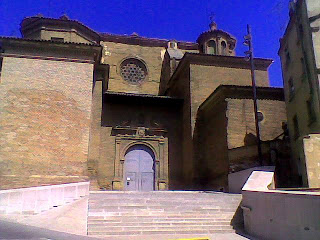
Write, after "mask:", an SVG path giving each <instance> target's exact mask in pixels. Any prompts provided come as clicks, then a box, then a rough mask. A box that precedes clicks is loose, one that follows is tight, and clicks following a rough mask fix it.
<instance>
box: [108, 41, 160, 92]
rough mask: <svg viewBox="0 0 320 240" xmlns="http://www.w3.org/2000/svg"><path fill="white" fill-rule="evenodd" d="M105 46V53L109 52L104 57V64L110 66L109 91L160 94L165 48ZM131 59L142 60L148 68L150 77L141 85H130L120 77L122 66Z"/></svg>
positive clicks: (117, 44)
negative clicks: (126, 60)
mask: <svg viewBox="0 0 320 240" xmlns="http://www.w3.org/2000/svg"><path fill="white" fill-rule="evenodd" d="M103 45H104V48H105V51H104V52H106V51H107V52H108V55H107V56H105V57H104V63H106V64H109V65H110V79H109V83H108V85H109V86H108V90H109V91H114V92H129V93H140V94H141V93H144V94H155V95H157V94H158V91H159V82H160V74H161V67H162V57H161V51H164V50H165V49H164V48H161V47H143V46H139V45H127V44H122V43H112V42H104V43H103ZM131 57H132V58H137V59H140V60H142V62H144V63H145V64H146V66H147V70H148V76H147V77H146V79H145V81H144V82H143V83H141V84H139V85H133V84H129V83H128V82H126V81H125V80H124V79H123V78H122V77H121V75H120V64H121V63H122V61H123V60H125V59H127V58H131Z"/></svg>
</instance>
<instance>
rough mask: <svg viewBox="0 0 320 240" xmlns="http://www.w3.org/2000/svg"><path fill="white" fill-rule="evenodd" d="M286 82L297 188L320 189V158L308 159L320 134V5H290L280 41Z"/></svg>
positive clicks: (303, 1) (314, 0) (307, 1)
mask: <svg viewBox="0 0 320 240" xmlns="http://www.w3.org/2000/svg"><path fill="white" fill-rule="evenodd" d="M280 45H281V46H280V50H279V55H280V58H281V62H282V71H283V82H284V90H285V99H286V107H287V116H288V128H289V135H290V142H291V149H292V163H293V164H292V166H293V169H294V172H295V175H296V176H297V178H296V184H297V185H303V186H305V187H307V186H309V187H320V167H319V166H320V161H319V157H309V158H308V157H307V155H308V152H309V150H308V149H307V148H305V145H306V144H307V142H308V140H307V139H308V138H310V137H312V136H310V134H317V133H319V132H320V112H319V103H320V102H319V76H320V3H319V1H318V0H297V1H292V2H291V4H290V22H289V24H288V26H287V29H286V32H285V34H284V36H283V38H282V39H281V40H280Z"/></svg>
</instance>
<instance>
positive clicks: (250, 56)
mask: <svg viewBox="0 0 320 240" xmlns="http://www.w3.org/2000/svg"><path fill="white" fill-rule="evenodd" d="M247 31H248V34H247V35H246V36H245V37H244V39H245V41H244V44H245V45H246V46H248V47H249V50H248V51H246V52H245V53H246V58H247V59H248V60H249V61H250V64H251V79H252V91H253V106H254V118H255V124H256V134H257V146H258V157H259V163H260V166H262V150H261V140H260V128H259V118H258V103H257V88H256V78H255V72H254V70H255V67H254V56H253V46H252V34H251V27H250V25H249V24H248V25H247Z"/></svg>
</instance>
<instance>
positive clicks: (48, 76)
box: [0, 57, 93, 188]
mask: <svg viewBox="0 0 320 240" xmlns="http://www.w3.org/2000/svg"><path fill="white" fill-rule="evenodd" d="M92 73H93V65H92V64H88V63H74V62H62V61H48V60H40V59H26V58H13V57H5V58H4V61H3V68H2V75H1V83H0V116H1V118H0V126H1V131H0V165H1V166H0V175H1V176H2V179H1V180H2V181H1V188H8V187H11V186H15V185H20V186H33V185H39V184H47V183H61V182H73V181H78V180H79V179H84V178H86V175H87V154H88V141H89V124H90V122H89V119H90V112H91V98H92V97H91V88H92ZM6 177H7V178H6ZM4 178H6V179H9V180H8V181H7V180H5V179H4ZM19 179H20V180H19ZM21 179H23V181H21ZM75 179H76V180H75ZM17 182H19V184H18V183H17Z"/></svg>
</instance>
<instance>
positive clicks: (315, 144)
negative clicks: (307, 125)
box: [303, 134, 320, 188]
mask: <svg viewBox="0 0 320 240" xmlns="http://www.w3.org/2000/svg"><path fill="white" fill-rule="evenodd" d="M303 147H304V155H305V160H306V169H307V172H308V184H309V187H310V188H320V159H319V156H320V134H310V135H309V136H308V137H305V138H304V139H303Z"/></svg>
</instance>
